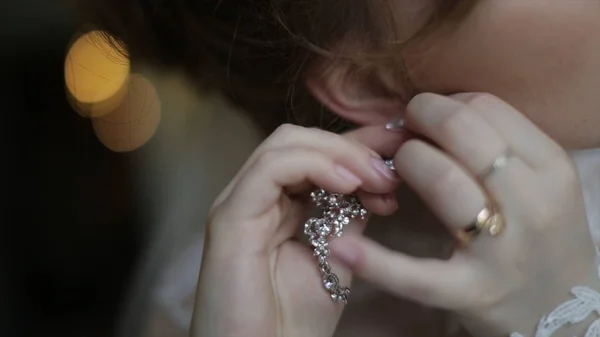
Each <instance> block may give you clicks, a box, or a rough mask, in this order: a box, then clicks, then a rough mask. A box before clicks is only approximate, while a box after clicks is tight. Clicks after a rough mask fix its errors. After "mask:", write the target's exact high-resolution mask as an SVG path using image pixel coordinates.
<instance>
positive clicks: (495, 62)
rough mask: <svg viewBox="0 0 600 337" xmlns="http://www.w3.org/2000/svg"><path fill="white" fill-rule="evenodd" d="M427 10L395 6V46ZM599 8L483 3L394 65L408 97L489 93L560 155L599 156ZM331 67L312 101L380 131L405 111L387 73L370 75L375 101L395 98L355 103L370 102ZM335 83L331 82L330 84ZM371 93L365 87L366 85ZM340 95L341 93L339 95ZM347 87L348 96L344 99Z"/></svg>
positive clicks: (423, 1) (311, 82)
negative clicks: (595, 151) (401, 68)
mask: <svg viewBox="0 0 600 337" xmlns="http://www.w3.org/2000/svg"><path fill="white" fill-rule="evenodd" d="M433 3H434V2H433V0H418V1H417V0H396V3H395V6H396V14H397V15H396V16H397V21H398V22H399V24H398V27H397V32H396V36H398V37H399V38H400V39H404V38H408V37H410V36H411V35H412V34H414V33H415V32H416V31H417V30H418V29H419V27H420V26H421V25H422V24H423V22H424V19H425V18H426V17H428V16H429V14H430V12H431V10H432V6H433ZM599 31H600V1H595V0H576V1H564V0H529V1H520V0H508V1H499V0H481V1H478V2H477V4H476V5H475V7H474V9H473V10H472V12H471V13H470V14H469V15H468V16H467V17H466V18H463V21H462V22H461V24H460V26H459V27H458V28H455V29H452V28H451V27H449V26H446V27H442V28H440V29H438V30H437V31H436V32H435V33H434V34H432V35H430V36H429V37H428V38H427V39H425V40H423V41H419V42H417V43H413V44H410V45H409V46H408V47H407V48H405V49H404V51H403V52H402V55H398V58H403V59H404V62H405V64H406V65H407V67H408V69H409V70H410V79H411V82H412V86H414V89H415V90H416V92H417V93H418V92H434V93H440V94H452V93H459V92H487V93H491V94H494V95H496V96H498V97H499V98H501V99H503V100H505V101H506V102H508V103H509V104H511V105H512V106H514V107H515V108H517V110H519V111H521V112H522V113H524V114H525V115H526V116H527V117H528V118H530V119H531V120H532V121H533V122H534V124H536V125H538V126H539V127H540V128H541V129H542V130H543V131H544V132H545V133H547V134H548V135H549V136H551V137H552V138H553V139H554V140H556V141H557V142H558V143H559V144H561V145H562V146H563V147H565V148H567V149H581V148H593V147H598V146H600V131H599V130H600V128H598V125H600V111H599V110H600V95H599V90H600V34H597V33H596V32H599ZM344 72H346V69H344V68H343V65H339V63H338V65H334V66H333V69H332V71H330V72H328V74H329V77H328V78H325V79H323V78H321V77H317V76H315V75H317V74H319V73H318V72H315V73H314V74H312V75H311V76H309V79H308V81H307V83H308V86H309V87H310V88H311V90H312V92H313V94H314V95H315V96H316V97H317V98H318V99H320V100H321V101H322V102H323V103H324V104H326V105H328V106H329V107H330V108H331V109H332V110H334V111H335V112H336V113H337V114H339V115H341V116H342V117H344V118H347V119H349V120H352V121H354V122H356V123H357V124H359V125H373V124H381V123H385V122H386V121H387V120H389V119H390V118H393V117H394V116H395V115H397V114H398V113H399V112H400V111H401V110H402V109H403V108H404V107H405V106H406V99H404V100H403V101H400V100H398V99H397V98H398V97H401V96H405V95H406V92H407V87H406V85H405V83H400V82H399V81H398V80H397V78H398V76H397V75H396V74H391V72H390V69H389V68H388V69H374V70H373V72H374V73H376V74H377V77H378V78H379V84H380V85H381V86H382V89H385V90H383V91H385V92H388V93H389V92H391V93H395V94H396V96H394V95H391V96H389V95H388V96H386V97H378V96H372V97H368V98H364V97H365V95H362V96H361V97H362V98H361V99H360V100H357V99H355V98H354V97H351V96H353V95H354V96H356V95H355V93H356V92H357V91H359V92H369V93H372V92H377V91H374V90H367V88H365V87H362V86H363V84H362V83H360V81H355V82H350V81H348V80H346V81H340V80H339V78H347V77H345V75H344ZM336 80H337V81H336ZM369 85H372V81H371V82H369ZM342 86H343V87H345V88H343V87H342ZM348 87H352V88H353V90H349V89H348Z"/></svg>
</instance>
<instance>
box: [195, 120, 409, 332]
mask: <svg viewBox="0 0 600 337" xmlns="http://www.w3.org/2000/svg"><path fill="white" fill-rule="evenodd" d="M365 132H366V133H368V132H373V134H374V136H373V137H367V138H369V139H376V138H377V134H380V133H381V130H375V127H372V128H363V129H360V130H358V131H356V132H354V133H350V134H347V135H346V136H340V135H336V134H333V133H329V132H325V131H321V130H317V129H306V128H301V127H296V126H289V125H286V126H283V127H281V128H279V129H278V130H277V131H276V132H275V133H274V134H273V135H271V136H270V137H269V138H268V139H267V140H266V141H265V142H263V143H262V144H261V145H260V146H259V147H258V149H257V150H256V151H255V152H254V153H253V154H252V156H251V157H250V159H249V160H248V161H247V162H246V164H245V165H244V166H243V167H242V169H241V170H240V171H239V173H238V174H237V176H236V177H235V178H234V179H233V180H232V182H231V183H230V184H229V185H228V186H227V187H226V189H225V190H224V191H223V192H222V194H221V195H220V196H219V197H218V198H217V200H216V202H215V204H214V205H213V208H212V211H211V215H210V218H209V222H208V225H207V232H206V244H205V251H204V256H203V261H202V268H201V270H200V280H199V284H198V291H197V295H196V307H195V310H194V318H193V323H192V336H203V337H237V336H240V337H283V336H286V337H289V336H302V337H304V336H311V337H317V336H323V337H325V336H331V335H332V334H333V332H334V330H335V327H336V325H337V322H338V319H339V317H340V315H341V312H342V308H343V305H341V304H336V303H333V302H332V300H331V299H330V298H329V296H328V294H327V292H326V291H325V290H324V289H323V287H322V285H321V277H320V275H319V271H318V269H317V261H316V258H314V257H313V254H312V250H311V249H310V247H308V246H307V245H305V244H302V243H301V242H298V241H297V240H295V239H294V236H295V234H296V233H297V232H298V229H299V228H300V226H301V225H302V220H303V218H304V213H305V209H306V205H305V203H304V202H303V201H302V200H305V198H303V196H304V197H305V196H306V193H307V192H310V191H311V189H314V188H316V187H318V188H323V189H325V190H327V191H330V192H333V193H344V194H348V193H353V192H355V191H357V190H358V191H360V193H361V195H362V197H363V198H362V199H363V201H364V203H366V204H367V205H366V206H367V207H368V208H369V209H371V210H374V211H375V212H376V213H381V214H387V213H391V212H393V211H394V210H395V209H396V207H397V205H396V201H395V198H394V197H386V196H388V195H390V193H391V192H393V191H394V190H395V189H396V186H397V180H396V178H395V174H394V173H393V172H391V171H390V170H389V169H388V168H387V167H386V166H385V164H384V163H383V161H382V159H381V157H379V155H378V154H377V153H376V152H375V151H374V150H372V149H370V148H367V147H366V146H364V145H362V144H360V143H358V142H357V141H354V140H353V138H354V137H355V136H357V135H359V134H361V133H362V135H360V137H358V138H361V139H364V138H365V137H364V133H365ZM397 137H398V142H397V144H395V145H394V144H391V143H390V139H389V137H387V138H386V139H385V144H382V145H381V146H382V147H388V148H390V146H391V148H394V147H395V148H397V147H398V146H399V144H400V142H401V141H402V135H398V136H397ZM375 142H376V141H375ZM388 152H389V151H388ZM392 195H393V194H392ZM362 228H364V224H360V225H359V224H353V225H351V226H349V230H350V231H360V230H362ZM333 268H334V272H335V273H336V274H337V275H338V276H339V277H340V281H341V283H342V284H349V283H350V272H349V271H348V270H347V269H343V268H341V267H339V266H337V265H336V264H333Z"/></svg>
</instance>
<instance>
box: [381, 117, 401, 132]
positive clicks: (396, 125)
mask: <svg viewBox="0 0 600 337" xmlns="http://www.w3.org/2000/svg"><path fill="white" fill-rule="evenodd" d="M385 128H386V129H387V130H390V131H403V130H404V129H405V127H404V117H403V116H401V115H398V116H396V117H394V119H392V120H391V121H389V122H388V123H387V124H385Z"/></svg>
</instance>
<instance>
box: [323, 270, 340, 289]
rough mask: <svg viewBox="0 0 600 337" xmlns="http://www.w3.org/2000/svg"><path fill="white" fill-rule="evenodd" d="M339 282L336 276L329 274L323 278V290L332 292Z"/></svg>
mask: <svg viewBox="0 0 600 337" xmlns="http://www.w3.org/2000/svg"><path fill="white" fill-rule="evenodd" d="M339 282H340V281H339V279H338V278H337V276H335V275H334V274H329V275H327V276H325V279H324V280H323V285H324V286H325V289H327V290H332V289H335V288H337V287H338V285H339Z"/></svg>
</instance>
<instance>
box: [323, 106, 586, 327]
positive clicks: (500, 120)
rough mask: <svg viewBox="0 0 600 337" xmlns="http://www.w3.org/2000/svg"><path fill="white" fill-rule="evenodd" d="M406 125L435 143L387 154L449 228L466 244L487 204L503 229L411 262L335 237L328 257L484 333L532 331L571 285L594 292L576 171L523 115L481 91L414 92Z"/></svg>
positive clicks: (356, 239) (354, 238)
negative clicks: (443, 255) (446, 254)
mask: <svg viewBox="0 0 600 337" xmlns="http://www.w3.org/2000/svg"><path fill="white" fill-rule="evenodd" d="M404 123H405V125H406V127H407V128H408V129H409V130H411V131H413V132H415V133H417V134H420V135H423V136H424V137H425V138H427V139H430V140H431V141H433V143H435V144H436V145H437V146H439V148H436V147H434V146H432V145H430V144H429V143H426V142H424V141H421V140H410V141H408V142H406V143H405V144H403V145H402V146H401V148H400V149H399V150H398V152H397V153H396V155H395V157H394V164H395V166H396V169H397V171H398V174H399V175H400V176H401V178H402V179H403V180H404V181H405V182H406V183H407V184H408V185H409V186H410V187H411V188H412V189H414V190H415V191H416V192H417V193H418V194H419V195H420V196H421V197H422V199H423V200H424V202H425V203H426V204H427V205H428V206H429V207H430V208H431V209H432V211H433V212H434V213H436V214H437V216H438V217H439V218H440V219H441V220H442V221H443V222H444V223H445V224H446V225H447V227H448V228H449V230H450V231H452V232H454V233H457V234H459V236H462V237H464V236H465V234H466V233H465V231H466V230H467V229H468V228H469V226H471V225H472V224H473V223H474V220H475V219H476V217H477V215H478V214H480V212H481V211H482V210H484V208H485V207H486V205H488V204H489V205H492V206H494V208H491V214H490V215H496V216H501V219H503V222H500V224H501V225H502V224H503V225H504V227H505V228H504V230H503V231H502V233H500V234H498V235H496V236H494V235H492V234H491V233H490V230H492V231H493V230H496V229H497V228H496V227H494V228H492V227H485V228H483V229H482V230H481V232H480V233H479V234H477V235H475V236H473V237H471V240H470V241H469V242H468V243H467V244H466V245H465V246H463V247H461V248H459V249H457V250H456V251H455V253H454V254H453V256H452V257H451V258H450V259H449V260H447V261H442V260H424V259H416V258H412V257H409V256H406V255H403V254H401V253H398V252H392V251H390V250H388V249H386V248H384V247H382V246H380V245H378V244H376V243H374V242H373V241H370V240H369V239H367V238H365V237H363V236H360V235H348V236H345V237H343V238H340V239H338V240H336V241H334V242H333V247H332V252H333V254H334V255H336V256H337V257H338V258H339V259H340V260H342V261H343V262H345V263H346V264H348V265H349V266H350V267H351V268H353V270H354V271H355V273H356V274H358V275H359V276H361V277H362V278H364V279H366V280H367V281H370V282H372V283H374V284H376V285H379V286H381V287H382V288H384V289H386V290H389V291H390V292H392V293H395V294H398V295H400V296H402V297H406V298H410V299H413V300H415V301H418V302H421V303H423V304H425V305H431V306H435V307H439V308H444V309H448V310H452V311H454V312H456V313H458V314H460V316H461V317H463V322H464V323H465V326H466V327H467V329H468V330H470V332H471V333H473V334H474V335H481V336H486V337H490V336H507V335H508V334H510V333H511V332H514V331H518V332H520V333H523V334H524V335H526V336H528V335H533V332H534V331H535V327H536V325H537V323H538V322H539V320H540V318H541V317H542V316H543V315H545V314H547V313H548V312H549V311H551V310H552V309H554V308H555V307H556V306H558V305H559V304H560V303H562V302H563V301H565V300H566V299H568V298H569V290H570V288H571V287H572V286H574V285H594V286H597V283H598V275H597V270H596V268H595V249H594V245H593V243H592V240H591V237H590V234H589V229H588V224H587V219H586V213H585V207H584V202H583V196H582V191H581V187H580V183H579V181H578V175H577V173H576V170H575V168H574V165H573V164H572V162H571V160H570V158H569V156H568V155H567V153H566V152H565V151H564V150H563V149H562V148H561V147H560V146H559V145H558V144H556V143H555V142H554V141H553V140H551V139H550V138H549V137H547V136H546V135H545V134H543V133H542V132H541V131H540V130H539V129H538V128H537V127H536V126H535V125H533V124H532V123H531V122H530V121H529V120H528V119H527V118H526V117H525V116H524V115H523V114H521V113H520V112H518V111H516V110H515V109H514V108H513V107H511V106H509V105H508V104H506V103H505V102H503V101H501V100H500V99H498V98H496V97H494V96H491V95H487V94H458V95H453V96H451V97H446V96H440V95H435V94H420V95H418V96H417V97H415V98H414V99H413V100H412V101H411V102H410V104H409V105H408V107H407V112H406V116H405V121H404ZM482 215H485V214H482ZM484 218H486V217H485V216H484ZM494 219H500V218H494ZM488 225H491V223H488Z"/></svg>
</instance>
